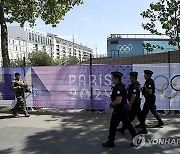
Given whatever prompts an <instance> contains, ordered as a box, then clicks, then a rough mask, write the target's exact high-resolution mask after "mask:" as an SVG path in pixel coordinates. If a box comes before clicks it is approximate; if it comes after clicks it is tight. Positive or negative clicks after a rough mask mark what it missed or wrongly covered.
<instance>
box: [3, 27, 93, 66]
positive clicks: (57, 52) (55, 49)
mask: <svg viewBox="0 0 180 154" xmlns="http://www.w3.org/2000/svg"><path fill="white" fill-rule="evenodd" d="M0 41H1V40H0ZM8 51H9V58H10V59H11V60H15V59H18V58H20V59H21V58H23V57H24V56H25V57H26V58H27V57H28V54H29V53H31V52H32V51H44V52H46V53H47V54H48V55H49V56H50V57H52V58H53V59H54V60H55V59H60V58H62V57H64V56H66V57H70V56H76V57H77V58H78V59H79V60H80V61H85V60H88V59H89V57H90V54H92V52H93V51H92V49H90V48H88V47H86V46H83V45H82V44H77V43H74V42H71V41H68V40H65V39H63V38H61V37H59V36H58V35H55V34H51V33H45V32H40V31H37V30H35V29H33V28H29V27H23V28H22V27H19V26H9V27H8ZM0 54H1V48H0ZM0 63H1V64H0V65H2V57H1V55H0Z"/></svg>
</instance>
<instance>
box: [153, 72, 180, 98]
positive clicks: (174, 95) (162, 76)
mask: <svg viewBox="0 0 180 154" xmlns="http://www.w3.org/2000/svg"><path fill="white" fill-rule="evenodd" d="M178 77H180V75H175V76H174V77H172V79H171V80H170V82H169V79H168V78H167V77H166V76H164V75H158V76H156V77H155V78H154V82H156V80H157V79H158V78H161V79H163V78H164V79H165V80H166V83H165V84H164V85H163V86H162V88H161V89H159V88H157V87H155V88H156V90H157V91H161V92H162V95H163V96H164V97H166V98H169V99H171V98H174V97H176V96H177V94H178V92H180V86H179V87H178V86H177V84H176V83H175V82H174V80H175V79H176V78H178ZM179 82H180V81H179ZM169 86H170V87H171V88H172V89H173V90H174V91H175V93H174V94H173V95H171V96H170V95H169V96H168V95H166V94H165V90H166V89H167V88H169Z"/></svg>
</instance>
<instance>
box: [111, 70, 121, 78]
mask: <svg viewBox="0 0 180 154" xmlns="http://www.w3.org/2000/svg"><path fill="white" fill-rule="evenodd" d="M111 74H112V75H114V74H116V75H119V76H120V77H122V76H123V74H122V73H121V72H117V71H114V72H111Z"/></svg>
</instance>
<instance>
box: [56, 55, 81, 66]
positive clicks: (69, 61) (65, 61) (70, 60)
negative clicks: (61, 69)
mask: <svg viewBox="0 0 180 154" xmlns="http://www.w3.org/2000/svg"><path fill="white" fill-rule="evenodd" d="M78 63H79V59H78V58H77V57H76V56H71V57H62V58H61V59H56V60H54V65H56V66H65V65H74V64H78Z"/></svg>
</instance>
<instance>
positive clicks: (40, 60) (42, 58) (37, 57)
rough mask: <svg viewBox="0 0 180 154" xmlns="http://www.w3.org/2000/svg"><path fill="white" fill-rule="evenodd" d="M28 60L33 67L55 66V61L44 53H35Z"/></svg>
mask: <svg viewBox="0 0 180 154" xmlns="http://www.w3.org/2000/svg"><path fill="white" fill-rule="evenodd" d="M28 60H29V63H30V65H31V66H51V65H53V59H52V58H51V57H50V56H49V55H48V54H47V53H46V52H44V51H33V52H32V53H30V54H29V56H28Z"/></svg>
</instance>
